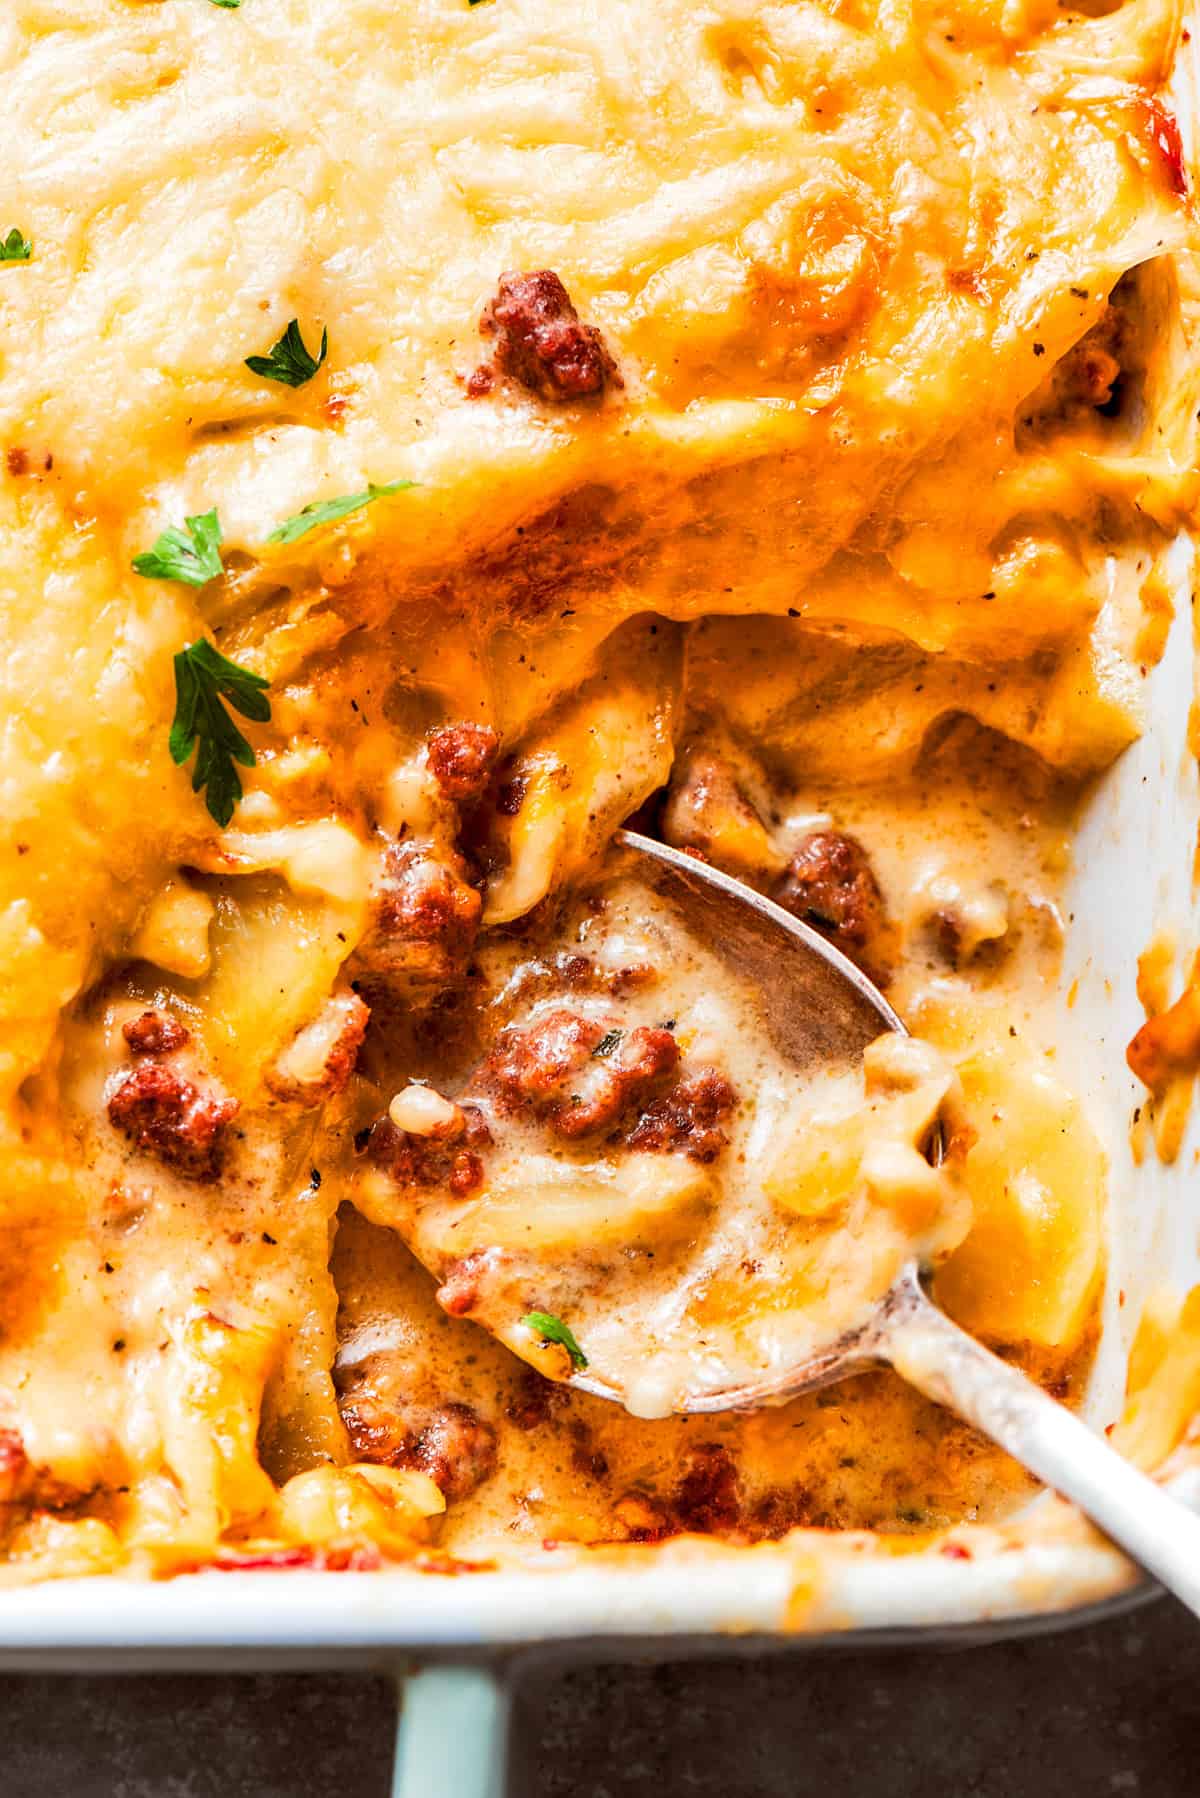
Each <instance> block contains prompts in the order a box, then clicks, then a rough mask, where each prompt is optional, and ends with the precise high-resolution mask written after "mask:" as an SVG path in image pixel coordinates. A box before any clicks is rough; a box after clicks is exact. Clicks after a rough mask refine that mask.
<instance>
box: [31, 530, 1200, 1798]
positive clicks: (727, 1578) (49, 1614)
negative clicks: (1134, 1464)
mask: <svg viewBox="0 0 1200 1798" xmlns="http://www.w3.org/2000/svg"><path fill="white" fill-rule="evenodd" d="M1189 564H1190V558H1189V555H1188V552H1187V550H1186V547H1185V546H1184V545H1183V544H1180V545H1179V546H1178V549H1177V554H1176V564H1175V572H1176V574H1177V576H1178V617H1177V620H1176V623H1175V625H1174V627H1173V629H1172V632H1171V637H1170V641H1169V644H1168V649H1167V654H1166V656H1165V657H1164V659H1163V661H1162V663H1161V665H1160V666H1159V667H1158V668H1157V669H1155V670H1154V671H1153V672H1152V673H1151V674H1150V676H1149V677H1148V679H1147V682H1146V685H1147V688H1148V695H1147V707H1148V728H1147V730H1146V733H1145V735H1144V736H1143V737H1142V739H1141V741H1140V742H1138V743H1137V744H1136V745H1134V747H1133V748H1131V749H1130V750H1129V751H1128V752H1127V754H1126V755H1125V756H1124V757H1123V758H1122V759H1121V760H1120V762H1119V763H1118V764H1117V766H1116V767H1115V768H1113V769H1112V770H1111V771H1110V773H1109V774H1108V775H1107V776H1106V777H1105V778H1104V780H1103V781H1102V782H1101V783H1100V784H1099V786H1098V789H1097V791H1096V792H1095V794H1094V795H1093V796H1092V798H1091V801H1090V803H1089V806H1088V809H1087V814H1086V818H1085V822H1084V827H1083V831H1082V835H1081V837H1080V839H1079V843H1078V848H1077V861H1076V870H1075V874H1074V877H1073V882H1072V887H1071V891H1070V895H1069V903H1068V912H1069V913H1071V914H1073V917H1072V922H1071V924H1070V930H1069V936H1068V943H1067V955H1066V967H1065V970H1064V979H1063V982H1062V990H1063V992H1064V993H1066V992H1067V990H1068V989H1069V988H1070V986H1071V984H1072V982H1074V981H1078V994H1077V999H1076V1002H1075V1004H1074V1005H1073V1006H1071V1007H1068V1006H1067V1005H1066V1004H1065V1002H1064V1006H1063V1014H1062V1028H1061V1034H1060V1039H1059V1040H1060V1045H1061V1046H1060V1051H1059V1056H1060V1062H1061V1065H1062V1068H1063V1070H1064V1073H1065V1075H1066V1076H1067V1078H1068V1079H1069V1080H1070V1082H1071V1084H1072V1085H1073V1086H1075V1087H1076V1088H1077V1090H1080V1091H1081V1092H1084V1093H1085V1094H1087V1095H1088V1101H1089V1109H1090V1112H1091V1115H1092V1117H1093V1120H1094V1122H1095V1123H1096V1125H1097V1127H1098V1128H1099V1129H1100V1131H1101V1132H1102V1134H1103V1135H1104V1138H1105V1142H1106V1147H1107V1149H1108V1153H1109V1156H1110V1162H1111V1204H1112V1218H1111V1225H1112V1242H1111V1264H1110V1265H1111V1273H1110V1278H1109V1282H1108V1294H1107V1300H1106V1309H1105V1328H1104V1336H1103V1341H1102V1347H1101V1352H1100V1354H1099V1357H1098V1360H1097V1365H1096V1371H1095V1376H1094V1379H1093V1383H1092V1390H1091V1393H1090V1397H1089V1412H1090V1415H1091V1416H1092V1418H1093V1419H1094V1420H1095V1421H1096V1422H1097V1424H1102V1423H1103V1422H1105V1421H1108V1420H1109V1419H1111V1418H1112V1417H1113V1416H1115V1415H1116V1413H1117V1411H1118V1409H1119V1406H1120V1401H1121V1395H1122V1392H1123V1386H1124V1373H1125V1361H1126V1357H1127V1354H1128V1349H1129V1341H1130V1337H1131V1335H1132V1332H1133V1329H1134V1327H1135V1324H1136V1319H1137V1316H1138V1314H1139V1311H1140V1307H1141V1301H1142V1299H1143V1298H1144V1296H1145V1294H1146V1293H1147V1292H1148V1291H1149V1290H1151V1289H1152V1288H1153V1287H1154V1286H1155V1285H1157V1284H1159V1283H1160V1282H1162V1281H1163V1280H1169V1281H1170V1283H1171V1284H1172V1285H1174V1286H1176V1287H1178V1288H1179V1289H1181V1290H1186V1289H1187V1288H1188V1287H1189V1286H1190V1285H1192V1284H1193V1283H1194V1282H1195V1281H1196V1279H1197V1277H1198V1270H1197V1265H1196V1263H1197V1253H1196V1239H1197V1236H1198V1229H1197V1225H1198V1223H1200V1182H1197V1181H1196V1179H1195V1178H1194V1177H1189V1171H1188V1170H1189V1169H1190V1168H1191V1166H1192V1148H1191V1144H1190V1142H1185V1144H1184V1147H1183V1150H1182V1152H1181V1154H1180V1156H1179V1158H1178V1160H1177V1161H1176V1163H1175V1164H1174V1166H1172V1167H1170V1168H1164V1167H1162V1166H1160V1165H1159V1164H1158V1162H1157V1161H1156V1160H1154V1159H1153V1157H1150V1158H1149V1159H1148V1160H1147V1161H1146V1162H1145V1164H1144V1165H1142V1166H1141V1167H1137V1166H1135V1164H1134V1161H1133V1157H1132V1155H1131V1152H1130V1146H1129V1137H1128V1123H1129V1118H1130V1115H1131V1112H1132V1110H1133V1108H1134V1106H1135V1105H1136V1104H1137V1103H1138V1099H1139V1096H1140V1088H1139V1087H1138V1084H1137V1082H1136V1081H1135V1080H1134V1079H1133V1077H1132V1075H1131V1074H1129V1073H1128V1071H1127V1069H1126V1067H1125V1060H1124V1047H1125V1044H1126V1042H1127V1041H1128V1039H1129V1037H1130V1035H1131V1034H1132V1032H1133V1030H1134V1029H1135V1028H1136V1027H1137V1024H1138V1023H1139V1021H1140V1019H1141V1015H1142V1014H1141V1010H1140V1007H1139V1004H1138V1000H1137V996H1136V992H1135V989H1134V980H1135V973H1136V958H1137V955H1138V953H1139V951H1140V950H1141V949H1143V948H1144V947H1145V945H1146V943H1147V941H1148V940H1149V938H1150V936H1151V935H1152V933H1153V931H1154V930H1155V929H1156V928H1159V927H1161V926H1163V925H1164V924H1167V925H1172V924H1173V925H1174V926H1175V927H1176V928H1177V930H1178V931H1179V933H1180V936H1181V938H1182V939H1183V941H1184V943H1185V945H1186V946H1188V947H1190V946H1191V945H1190V943H1188V942H1187V937H1188V920H1189V917H1190V915H1191V910H1192V900H1191V869H1192V855H1193V845H1194V843H1195V840H1196V823H1197V810H1198V807H1197V773H1196V765H1195V762H1194V760H1193V758H1192V757H1191V756H1190V754H1189V753H1188V751H1187V748H1186V733H1187V719H1188V710H1189V706H1190V704H1191V700H1192V693H1193V646H1192V638H1191V630H1190V616H1189V610H1190V608H1189V605H1188V580H1187V576H1188V573H1189V571H1190V568H1189ZM1121 1292H1123V1293H1124V1294H1125V1304H1124V1306H1120V1305H1119V1303H1118V1294H1119V1293H1121ZM1191 1478H1192V1476H1190V1475H1189V1476H1184V1479H1183V1482H1181V1483H1182V1484H1184V1485H1186V1483H1187V1481H1188V1480H1190V1479H1191ZM1197 1486H1198V1490H1200V1481H1198V1482H1197ZM1183 1495H1184V1496H1188V1497H1190V1496H1191V1493H1190V1491H1186V1490H1185V1491H1184V1493H1183ZM1036 1503H1037V1501H1035V1505H1036ZM1145 1590H1146V1587H1145V1585H1144V1583H1143V1582H1140V1581H1139V1580H1138V1578H1137V1576H1136V1575H1135V1574H1134V1573H1133V1571H1132V1569H1131V1568H1130V1567H1129V1565H1128V1563H1127V1562H1125V1561H1124V1560H1123V1559H1122V1558H1121V1557H1120V1556H1119V1555H1118V1554H1117V1553H1116V1552H1115V1551H1113V1550H1111V1549H1109V1548H1107V1547H1106V1546H1104V1545H1103V1544H1101V1543H1099V1542H1098V1541H1096V1540H1094V1539H1093V1540H1090V1541H1089V1540H1087V1539H1085V1538H1082V1537H1081V1538H1080V1539H1079V1540H1077V1541H1067V1542H1056V1543H1048V1542H1043V1543H1041V1544H1038V1545H1031V1544H1028V1543H1026V1544H1022V1543H1021V1542H1020V1541H1018V1542H1016V1543H1012V1542H1009V1543H1006V1544H1004V1545H997V1546H994V1548H993V1550H992V1551H991V1552H989V1551H988V1550H987V1549H986V1548H984V1549H983V1550H982V1551H981V1552H980V1554H979V1556H978V1558H976V1559H973V1560H970V1561H964V1560H957V1559H948V1558H946V1557H944V1556H942V1555H940V1554H938V1553H937V1552H936V1551H934V1552H930V1553H921V1554H914V1555H905V1556H902V1557H899V1558H897V1557H895V1556H891V1555H881V1554H875V1553H872V1552H871V1546H870V1544H869V1543H868V1542H861V1543H857V1544H856V1543H846V1542H844V1541H840V1540H838V1541H837V1543H836V1546H835V1547H834V1548H833V1551H832V1552H828V1553H825V1552H820V1550H819V1549H818V1550H814V1547H813V1538H812V1537H811V1536H801V1537H800V1538H798V1539H796V1540H795V1541H793V1542H789V1543H779V1544H773V1545H769V1546H764V1547H760V1548H753V1549H736V1548H731V1547H718V1546H714V1547H712V1548H703V1549H698V1548H696V1547H694V1546H693V1545H691V1544H687V1543H683V1544H676V1545H674V1546H673V1545H671V1544H667V1545H665V1546H664V1547H663V1548H661V1549H658V1550H651V1549H646V1550H635V1551H632V1554H631V1556H630V1558H627V1559H626V1558H622V1557H619V1556H611V1557H610V1556H608V1555H605V1554H600V1555H592V1556H591V1557H589V1556H588V1555H586V1554H584V1555H583V1556H582V1557H581V1558H577V1559H575V1560H574V1561H572V1562H570V1563H569V1564H562V1565H556V1564H555V1563H554V1561H553V1560H552V1559H550V1558H548V1560H547V1565H546V1567H545V1568H544V1569H541V1568H538V1569H536V1570H533V1569H531V1570H528V1571H525V1570H512V1571H504V1572H495V1573H488V1572H480V1573H476V1574H471V1575H467V1576H460V1577H454V1578H450V1577H441V1576H437V1575H433V1574H424V1575H422V1574H418V1573H414V1572H405V1571H394V1572H386V1573H378V1574H358V1575H345V1574H343V1575H336V1576H335V1575H330V1574H320V1573H302V1572H301V1573H277V1574H271V1575H269V1576H268V1575H264V1574H261V1573H259V1574H224V1573H210V1574H206V1575H197V1576H191V1577H184V1578H179V1579H176V1580H173V1581H167V1582H163V1583H160V1584H145V1585H140V1584H131V1583H125V1582H121V1581H117V1580H112V1579H97V1580H89V1581H62V1582H57V1583H53V1584H48V1585H44V1586H41V1587H34V1588H28V1589H23V1590H16V1591H10V1592H8V1593H6V1594H5V1595H4V1597H3V1599H2V1601H0V1663H3V1664H4V1665H6V1666H9V1667H16V1666H31V1665H37V1666H41V1667H51V1668H63V1669H65V1668H68V1667H71V1668H82V1669H86V1670H88V1671H91V1672H96V1671H98V1670H101V1669H103V1670H105V1671H116V1670H118V1669H122V1670H123V1669H132V1668H139V1669H143V1670H156V1669H159V1668H162V1667H164V1666H166V1665H168V1664H170V1665H179V1664H186V1665H190V1666H196V1667H201V1666H209V1667H213V1666H220V1667H222V1668H226V1669H227V1668H228V1667H229V1666H230V1665H231V1664H234V1665H238V1666H246V1667H248V1666H252V1665H267V1664H271V1665H278V1664H282V1663H304V1664H309V1665H312V1664H321V1663H326V1664H328V1663H330V1662H339V1663H341V1662H344V1661H347V1660H353V1661H355V1662H359V1663H361V1662H370V1663H373V1664H376V1665H378V1664H380V1663H385V1664H387V1665H389V1666H391V1667H393V1668H396V1669H403V1668H404V1665H405V1663H406V1662H408V1661H410V1660H412V1659H413V1658H414V1657H424V1658H426V1659H430V1660H432V1661H433V1662H434V1663H435V1664H434V1665H433V1666H432V1667H430V1668H428V1669H427V1670H426V1671H425V1672H424V1673H422V1674H420V1675H419V1676H418V1677H417V1678H416V1679H415V1680H412V1681H410V1683H409V1685H408V1687H407V1695H406V1701H405V1704H404V1706H403V1715H402V1731H401V1735H402V1740H401V1749H400V1754H399V1756H398V1768H397V1782H398V1783H397V1787H396V1790H397V1792H398V1793H402V1794H403V1798H426V1795H427V1794H428V1795H432V1794H434V1793H437V1794H438V1798H447V1795H449V1798H482V1795H483V1794H485V1793H500V1792H501V1791H502V1790H503V1783H502V1779H503V1774H502V1763H503V1751H502V1746H501V1744H502V1735H503V1727H504V1717H505V1710H506V1706H505V1701H504V1696H503V1685H502V1679H503V1674H504V1672H505V1669H506V1668H511V1666H512V1664H513V1660H514V1657H516V1658H518V1659H519V1658H521V1657H527V1656H529V1655H531V1654H533V1655H536V1654H537V1652H538V1649H537V1645H538V1644H546V1643H550V1642H555V1643H557V1644H559V1645H560V1646H559V1647H558V1648H557V1649H556V1658H559V1659H561V1654H562V1652H563V1647H564V1646H565V1644H566V1643H568V1642H569V1643H572V1644H574V1645H575V1646H576V1648H579V1647H580V1646H581V1645H582V1644H584V1643H587V1644H589V1645H590V1650H591V1651H596V1650H597V1646H598V1644H601V1643H603V1642H604V1641H605V1640H606V1639H607V1641H608V1644H609V1646H608V1649H607V1650H606V1651H605V1650H603V1649H601V1650H600V1652H608V1653H610V1654H612V1653H614V1652H615V1653H624V1652H626V1651H627V1650H632V1648H633V1645H634V1639H645V1638H656V1639H660V1640H661V1639H664V1638H669V1639H670V1640H671V1643H672V1649H671V1651H672V1652H687V1651H689V1650H693V1651H694V1649H695V1648H696V1647H697V1646H698V1645H699V1644H701V1643H711V1642H712V1641H713V1640H714V1639H716V1640H718V1641H720V1640H721V1639H724V1640H725V1642H726V1644H728V1639H729V1638H730V1636H738V1637H742V1638H746V1637H750V1638H754V1639H756V1641H761V1640H762V1639H763V1638H768V1637H769V1638H773V1639H775V1640H779V1639H781V1638H785V1637H790V1638H793V1639H797V1638H800V1637H802V1638H803V1639H804V1640H806V1641H808V1642H809V1643H812V1642H814V1641H820V1640H823V1639H826V1638H827V1637H828V1636H829V1635H830V1634H832V1633H833V1632H846V1631H858V1632H871V1633H873V1634H877V1633H878V1632H885V1633H886V1634H887V1635H888V1636H889V1637H892V1636H897V1635H898V1636H900V1637H901V1638H902V1639H903V1637H905V1636H906V1635H907V1634H908V1633H909V1632H921V1633H922V1635H923V1636H924V1635H927V1634H930V1633H932V1634H937V1635H944V1634H945V1633H946V1632H947V1631H955V1632H962V1631H966V1632H969V1633H975V1634H977V1633H979V1632H980V1631H981V1630H983V1631H985V1632H987V1633H995V1632H997V1631H1002V1630H1010V1629H1016V1630H1027V1629H1031V1628H1044V1627H1047V1625H1048V1624H1050V1623H1053V1622H1055V1621H1059V1622H1061V1621H1063V1620H1064V1618H1065V1617H1066V1616H1067V1615H1069V1614H1072V1613H1074V1614H1075V1615H1080V1614H1082V1613H1084V1612H1085V1611H1087V1612H1089V1613H1090V1610H1091V1608H1092V1607H1094V1606H1096V1605H1097V1604H1098V1603H1101V1604H1102V1603H1112V1602H1122V1601H1124V1602H1129V1601H1130V1600H1131V1599H1133V1598H1136V1597H1137V1596H1138V1595H1139V1593H1144V1592H1145ZM614 1639H616V1640H614ZM618 1642H619V1643H620V1644H621V1646H619V1647H618ZM448 1756H453V1757H454V1759H453V1761H451V1760H448V1758H447V1757H448Z"/></svg>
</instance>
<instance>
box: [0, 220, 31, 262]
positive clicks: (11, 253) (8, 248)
mask: <svg viewBox="0 0 1200 1798" xmlns="http://www.w3.org/2000/svg"><path fill="white" fill-rule="evenodd" d="M32 258H33V245H32V243H31V242H30V241H29V239H28V238H27V237H26V235H25V233H24V232H23V231H22V230H21V228H20V226H19V225H14V226H13V228H12V230H11V231H10V232H9V234H8V236H7V237H0V262H29V261H31V260H32Z"/></svg>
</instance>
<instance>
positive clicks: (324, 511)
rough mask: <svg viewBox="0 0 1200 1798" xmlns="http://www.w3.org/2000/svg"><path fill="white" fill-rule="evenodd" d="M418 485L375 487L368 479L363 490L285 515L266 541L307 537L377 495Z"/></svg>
mask: <svg viewBox="0 0 1200 1798" xmlns="http://www.w3.org/2000/svg"><path fill="white" fill-rule="evenodd" d="M417 485H418V483H417V482H416V481H389V482H388V483H387V485H386V486H384V487H376V486H375V484H374V482H370V483H368V486H367V490H366V492H365V493H343V494H342V496H341V498H340V499H319V500H314V501H313V503H312V505H310V506H305V507H304V509H303V511H301V512H297V513H296V514H295V516H294V517H293V518H285V519H284V521H283V523H282V524H281V525H280V526H279V528H278V530H274V531H272V532H271V535H270V536H269V537H268V538H267V542H268V543H295V542H296V541H297V539H298V538H300V537H307V535H308V533H309V531H315V530H316V529H317V526H318V525H322V524H336V523H337V521H338V519H339V518H348V517H349V516H350V514H351V512H361V511H362V509H363V507H364V506H369V505H372V504H373V503H374V502H375V500H377V499H386V498H387V496H388V494H389V493H403V492H404V491H405V489H406V488H408V487H416V486H417Z"/></svg>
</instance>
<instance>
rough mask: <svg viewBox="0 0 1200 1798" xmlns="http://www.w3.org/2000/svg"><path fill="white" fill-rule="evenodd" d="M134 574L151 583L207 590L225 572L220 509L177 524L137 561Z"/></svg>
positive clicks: (137, 558) (135, 558) (135, 559)
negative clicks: (176, 584) (159, 582)
mask: <svg viewBox="0 0 1200 1798" xmlns="http://www.w3.org/2000/svg"><path fill="white" fill-rule="evenodd" d="M133 571H134V573H135V574H141V575H144V576H145V577H146V579H147V580H151V581H182V582H183V583H184V584H185V586H188V587H206V586H207V585H208V583H209V581H215V580H216V578H217V576H218V575H219V574H220V572H221V523H220V520H219V519H218V517H217V512H216V507H215V506H214V508H213V510H212V511H211V512H204V513H202V514H201V515H200V516H199V517H196V518H185V519H184V521H183V529H182V530H181V529H180V528H179V526H178V525H177V524H173V525H172V526H171V528H170V529H169V530H166V531H164V532H163V534H162V536H161V537H160V538H159V540H158V542H157V543H156V544H155V545H154V548H153V549H149V550H146V551H145V552H144V553H143V554H142V555H140V556H135V557H134V558H133Z"/></svg>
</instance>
